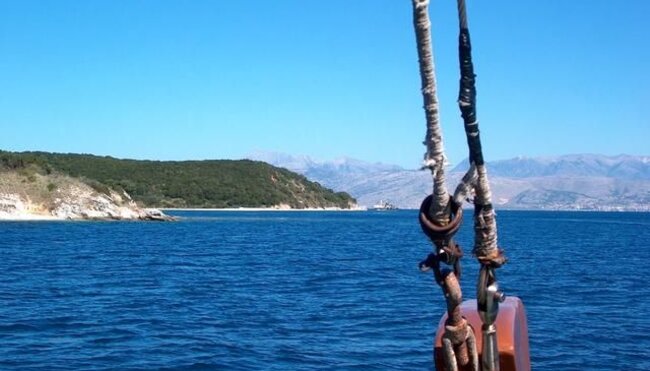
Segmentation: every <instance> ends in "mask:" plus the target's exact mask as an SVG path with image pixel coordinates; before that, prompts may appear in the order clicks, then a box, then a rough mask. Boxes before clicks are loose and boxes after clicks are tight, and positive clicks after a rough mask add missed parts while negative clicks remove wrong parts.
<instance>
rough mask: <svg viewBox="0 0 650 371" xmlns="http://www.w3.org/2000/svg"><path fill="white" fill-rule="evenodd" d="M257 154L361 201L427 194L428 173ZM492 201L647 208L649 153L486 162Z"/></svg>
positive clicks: (456, 175) (403, 201)
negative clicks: (643, 154) (642, 154)
mask: <svg viewBox="0 0 650 371" xmlns="http://www.w3.org/2000/svg"><path fill="white" fill-rule="evenodd" d="M259 156H260V155H259V154H253V155H251V156H250V158H252V159H256V160H262V161H272V162H270V163H271V164H272V165H275V166H280V167H286V168H288V169H289V170H292V171H296V172H298V173H301V174H303V175H305V176H306V177H308V178H309V179H312V180H314V181H317V182H319V183H321V184H323V185H325V186H326V187H329V188H332V189H334V190H337V191H346V192H348V193H350V194H351V195H352V196H354V197H356V198H357V200H358V202H359V204H360V205H365V206H372V205H374V204H376V203H377V202H378V201H379V200H390V201H391V202H392V203H393V204H395V205H397V206H398V207H400V208H417V207H419V204H420V202H421V200H422V199H423V198H424V196H425V195H426V194H428V193H430V192H431V187H432V185H431V184H432V183H431V175H430V174H429V173H428V172H427V171H419V170H408V169H404V168H401V167H399V166H396V165H386V164H380V163H368V162H364V161H360V160H354V159H347V158H343V159H338V160H336V161H329V162H328V161H317V160H313V159H311V158H309V157H307V156H296V157H294V156H290V155H286V154H275V155H273V154H272V153H266V155H264V156H265V157H264V158H261V157H259ZM487 166H488V176H489V179H490V183H491V185H492V193H493V202H494V203H495V205H497V206H498V207H500V208H506V209H551V210H649V211H650V157H648V156H631V155H618V156H604V155H594V154H577V155H565V156H556V157H544V158H527V157H517V158H514V159H509V160H502V161H494V162H488V165H487ZM467 167H468V163H467V160H464V161H463V162H461V163H460V164H458V165H457V166H455V167H453V168H452V169H450V170H449V173H448V178H449V185H450V189H451V190H453V189H454V188H455V186H456V184H458V180H459V179H460V178H461V177H462V175H463V174H464V172H465V170H466V169H467Z"/></svg>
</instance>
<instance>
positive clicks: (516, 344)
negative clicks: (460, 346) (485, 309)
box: [433, 296, 530, 371]
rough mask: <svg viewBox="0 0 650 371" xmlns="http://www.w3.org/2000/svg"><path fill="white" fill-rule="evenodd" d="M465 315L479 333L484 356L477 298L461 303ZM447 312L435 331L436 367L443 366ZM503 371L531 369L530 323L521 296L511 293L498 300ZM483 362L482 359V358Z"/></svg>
mask: <svg viewBox="0 0 650 371" xmlns="http://www.w3.org/2000/svg"><path fill="white" fill-rule="evenodd" d="M460 310H461V313H462V315H463V317H465V318H466V319H467V322H469V324H470V326H472V328H473V329H474V333H475V334H476V347H477V348H478V352H479V360H480V359H481V349H482V346H483V333H482V331H481V326H482V325H483V323H482V322H481V318H480V317H479V314H478V311H477V309H476V300H467V301H464V302H463V303H462V304H461V306H460ZM446 320H447V314H445V315H443V316H442V318H441V319H440V323H439V324H438V330H437V331H436V341H435V347H434V352H433V353H434V361H435V364H436V369H437V370H444V369H445V366H444V365H445V363H444V359H443V357H444V356H443V353H442V335H443V333H444V332H445V321H446ZM495 325H496V328H497V343H498V347H499V348H498V349H499V367H500V370H501V371H529V370H530V350H529V348H528V324H527V322H526V311H525V309H524V304H523V303H522V302H521V300H520V299H519V298H518V297H513V296H509V297H506V300H505V301H504V302H502V303H500V304H499V315H498V316H497V320H496V322H495ZM479 362H480V361H479Z"/></svg>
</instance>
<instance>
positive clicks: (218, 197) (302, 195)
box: [0, 151, 354, 208]
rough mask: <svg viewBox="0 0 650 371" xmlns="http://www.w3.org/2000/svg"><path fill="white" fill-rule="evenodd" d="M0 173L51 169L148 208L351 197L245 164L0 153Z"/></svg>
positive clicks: (302, 204) (333, 201) (338, 201)
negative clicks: (129, 198)
mask: <svg viewBox="0 0 650 371" xmlns="http://www.w3.org/2000/svg"><path fill="white" fill-rule="evenodd" d="M0 169H8V170H17V171H19V172H21V173H23V174H25V175H27V176H29V175H30V174H34V173H39V174H50V173H51V172H53V171H56V172H59V173H63V174H66V175H69V176H72V177H78V178H82V179H84V180H85V182H86V183H87V184H89V185H90V186H91V187H93V188H94V189H95V190H96V191H98V192H106V191H107V190H108V187H110V188H112V189H114V190H116V191H120V190H124V191H126V192H127V193H129V195H131V197H133V199H134V200H136V201H138V202H139V203H141V204H143V205H144V206H149V207H209V208H223V207H271V206H275V205H280V204H286V205H289V206H291V207H292V208H306V207H342V208H347V207H349V204H350V203H351V202H354V199H353V198H352V197H350V195H348V194H347V193H344V192H338V193H335V192H333V191H331V190H329V189H327V188H324V187H322V186H321V185H320V184H318V183H315V182H311V181H309V180H307V178H305V177H304V176H302V175H299V174H296V173H293V172H291V171H289V170H286V169H282V168H277V167H274V166H271V165H269V164H266V163H263V162H258V161H249V160H237V161H235V160H205V161H140V160H120V159H115V158H112V157H100V156H93V155H86V154H83V155H80V154H57V153H47V152H21V153H16V152H5V151H0Z"/></svg>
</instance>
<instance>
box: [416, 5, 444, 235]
mask: <svg viewBox="0 0 650 371" xmlns="http://www.w3.org/2000/svg"><path fill="white" fill-rule="evenodd" d="M428 5H429V0H413V22H414V26H415V36H416V41H417V49H418V61H419V64H420V78H421V83H422V98H423V100H424V112H425V116H426V121H427V133H426V136H425V139H424V144H425V145H426V147H427V151H426V153H425V155H424V167H426V168H429V169H430V170H431V176H432V177H433V195H434V199H433V202H432V205H431V210H430V211H429V212H430V215H431V219H432V220H433V221H434V222H436V223H437V224H439V225H446V224H447V223H449V219H450V205H449V194H448V191H447V185H446V184H445V155H444V148H443V142H442V129H441V128H440V115H439V111H438V110H439V104H438V97H437V95H436V89H437V88H436V76H435V67H434V62H433V52H432V47H431V21H430V20H429V12H428Z"/></svg>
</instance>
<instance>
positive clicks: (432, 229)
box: [419, 195, 463, 248]
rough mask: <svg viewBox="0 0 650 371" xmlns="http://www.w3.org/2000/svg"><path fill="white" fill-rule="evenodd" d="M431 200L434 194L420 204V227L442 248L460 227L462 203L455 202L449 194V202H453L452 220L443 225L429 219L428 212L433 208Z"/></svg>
mask: <svg viewBox="0 0 650 371" xmlns="http://www.w3.org/2000/svg"><path fill="white" fill-rule="evenodd" d="M431 202H433V195H429V196H427V197H426V198H425V199H424V200H423V201H422V204H421V205H420V216H419V220H420V227H421V228H422V232H424V234H425V235H427V237H429V239H430V240H431V241H432V242H433V243H435V244H436V246H437V247H438V248H442V247H444V246H446V245H447V243H448V242H449V240H451V238H452V237H453V236H454V234H456V232H457V231H458V229H459V228H460V224H461V222H462V220H463V209H462V208H461V207H460V204H457V203H456V202H454V199H453V197H451V196H449V202H450V203H451V218H450V219H451V221H450V222H449V223H448V224H447V225H444V226H441V225H438V224H437V223H436V222H434V221H433V220H431V219H429V216H428V213H429V209H430V208H431Z"/></svg>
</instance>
